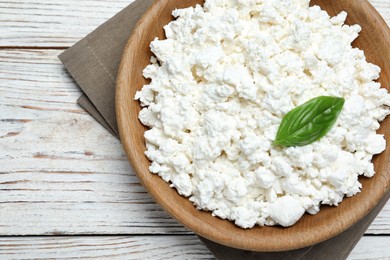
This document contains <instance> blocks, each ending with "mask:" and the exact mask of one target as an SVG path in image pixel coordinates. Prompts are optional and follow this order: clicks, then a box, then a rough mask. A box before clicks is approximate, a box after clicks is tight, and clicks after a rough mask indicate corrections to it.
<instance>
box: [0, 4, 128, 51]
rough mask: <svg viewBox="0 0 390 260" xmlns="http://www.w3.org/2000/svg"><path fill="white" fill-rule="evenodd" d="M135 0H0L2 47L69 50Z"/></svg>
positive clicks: (0, 42)
mask: <svg viewBox="0 0 390 260" xmlns="http://www.w3.org/2000/svg"><path fill="white" fill-rule="evenodd" d="M132 2H133V0H115V1H113V0H99V1H94V0H83V1H78V0H67V1H52V0H11V1H1V0H0V46H39V47H42V46H43V47H68V46H70V45H73V44H74V43H76V42H77V41H78V40H80V39H81V38H82V37H84V36H85V35H87V34H88V33H89V32H91V31H92V30H93V29H95V28H96V27H97V26H99V25H100V24H102V23H103V22H105V21H106V20H107V19H109V18H111V17H112V16H113V15H114V14H116V13H117V12H119V11H120V10H121V9H123V8H124V7H126V6H127V5H128V4H130V3H132Z"/></svg>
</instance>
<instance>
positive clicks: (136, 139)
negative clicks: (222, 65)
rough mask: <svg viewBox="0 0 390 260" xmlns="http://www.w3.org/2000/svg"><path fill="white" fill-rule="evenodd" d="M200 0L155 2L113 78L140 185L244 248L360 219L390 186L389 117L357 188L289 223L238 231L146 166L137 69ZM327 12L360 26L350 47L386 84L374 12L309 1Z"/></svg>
mask: <svg viewBox="0 0 390 260" xmlns="http://www.w3.org/2000/svg"><path fill="white" fill-rule="evenodd" d="M202 3H203V1H200V0H158V1H155V3H154V4H153V6H152V7H151V8H150V9H149V10H148V11H147V12H146V14H145V15H144V16H143V17H142V19H141V20H140V21H139V23H138V25H137V26H136V29H135V30H134V32H133V35H132V36H131V38H130V40H129V42H128V44H127V46H126V48H125V51H124V53H123V58H122V63H121V66H120V69H119V74H118V80H117V84H118V86H117V94H116V110H117V120H118V126H119V131H120V137H121V140H122V143H123V146H124V149H125V151H126V153H127V155H128V158H129V160H130V163H131V165H132V166H133V168H134V170H135V172H136V173H137V175H138V178H139V179H140V180H141V182H142V184H143V186H144V187H145V188H146V189H147V190H148V192H149V193H150V194H151V195H152V197H153V198H154V199H155V201H156V202H157V203H158V204H160V205H161V206H162V207H163V208H164V209H165V210H166V211H167V212H168V213H169V214H170V215H171V216H173V217H174V218H176V219H177V220H178V221H180V222H181V223H183V224H184V225H185V226H186V227H188V228H189V229H191V230H193V231H194V232H195V233H197V234H198V235H200V236H203V237H205V238H207V239H209V240H212V241H215V242H217V243H220V244H223V245H226V246H230V247H234V248H239V249H245V250H252V251H259V252H271V251H285V250H292V249H297V248H303V247H306V246H310V245H313V244H316V243H319V242H322V241H324V240H327V239H329V238H332V237H333V236H335V235H337V234H339V233H341V232H342V231H344V230H346V229H348V228H349V227H351V226H352V225H353V224H355V223H356V222H357V221H358V220H360V219H362V218H363V217H364V216H365V215H366V214H367V213H368V212H369V211H370V210H371V209H373V207H374V206H375V205H376V204H377V203H378V202H379V201H380V199H381V198H382V197H383V196H384V194H385V192H387V191H388V190H389V189H390V188H389V187H390V173H389V159H390V149H389V146H390V120H389V119H388V120H385V121H384V122H383V123H382V127H381V129H380V130H379V132H380V133H382V134H384V135H385V136H386V139H387V140H388V143H387V149H386V151H385V152H383V153H382V154H381V155H379V156H376V157H375V159H374V164H375V170H376V175H375V176H374V177H373V178H371V179H367V178H361V182H362V184H363V189H362V192H361V193H359V194H358V195H356V196H354V197H352V198H348V199H345V200H344V201H343V202H342V203H341V204H340V206H339V207H327V206H322V207H321V211H320V212H319V213H318V214H317V215H314V216H310V215H308V214H305V215H304V217H303V218H302V219H301V220H300V221H299V222H298V223H297V224H295V225H294V226H292V227H289V228H282V227H259V226H257V227H254V228H252V229H249V230H244V229H241V228H239V227H237V226H235V225H234V224H233V223H231V222H229V221H227V220H222V219H219V218H217V217H212V216H211V213H210V212H204V211H198V210H196V209H195V207H194V206H193V205H192V203H191V202H190V201H189V200H188V199H187V198H185V197H182V196H180V195H178V193H177V192H176V190H175V189H172V188H170V187H169V185H168V184H167V183H166V182H164V181H163V180H162V179H161V178H160V177H158V176H157V175H154V174H151V173H150V172H149V170H148V166H149V164H150V162H149V161H148V159H147V158H146V157H145V155H144V151H145V140H144V137H143V134H144V131H145V130H146V128H145V127H144V126H143V125H142V124H141V123H140V122H139V120H138V112H139V111H140V105H139V103H138V102H137V101H134V95H135V93H136V91H137V90H140V89H141V88H142V86H143V85H144V84H147V81H146V80H145V79H144V78H143V77H142V71H143V69H144V68H145V66H147V65H148V64H149V59H150V56H151V55H152V53H151V52H150V50H149V44H150V42H151V41H152V40H153V39H154V38H155V37H156V36H158V37H159V38H164V32H163V26H164V25H166V24H168V23H169V22H170V21H171V20H172V16H171V12H172V10H174V9H175V8H184V7H189V6H194V5H195V4H202ZM312 4H317V5H320V6H321V8H322V9H325V10H327V11H328V12H329V14H330V15H332V16H333V15H336V14H337V13H339V12H341V11H342V10H345V11H347V12H348V19H347V23H348V24H356V23H357V24H360V25H361V26H362V28H363V30H362V32H361V34H360V37H359V38H358V40H357V41H355V43H354V44H355V46H356V47H359V48H360V49H363V50H364V51H365V54H366V56H367V59H368V61H370V62H372V63H375V64H377V65H379V66H380V67H381V68H382V74H381V78H380V80H379V81H380V82H381V83H382V86H383V87H390V86H389V85H390V84H389V82H390V80H389V79H390V49H389V44H390V30H389V28H388V26H387V25H386V23H385V22H384V20H383V19H382V18H381V16H380V15H379V14H378V13H377V11H376V10H375V9H374V8H373V7H372V6H371V5H370V4H369V2H368V1H365V0H359V1H356V0H342V1H341V0H338V1H336V0H333V1H329V0H315V1H312Z"/></svg>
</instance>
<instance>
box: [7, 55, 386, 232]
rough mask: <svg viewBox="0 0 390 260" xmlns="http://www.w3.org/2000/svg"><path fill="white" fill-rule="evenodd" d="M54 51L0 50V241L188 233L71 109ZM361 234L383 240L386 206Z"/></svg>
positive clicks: (67, 81) (95, 127)
mask: <svg viewBox="0 0 390 260" xmlns="http://www.w3.org/2000/svg"><path fill="white" fill-rule="evenodd" d="M59 53H60V51H58V50H13V51H12V50H0V162H1V164H0V235H42V234H141V233H142V234H177V233H188V231H187V230H186V229H185V228H183V227H182V226H181V225H180V224H178V223H177V222H176V221H175V220H173V219H171V218H170V217H169V216H168V215H167V214H166V213H165V212H164V211H163V210H162V209H161V208H160V207H159V206H157V205H156V204H155V203H154V202H153V201H152V199H151V198H150V197H149V195H148V194H147V193H146V192H145V190H144V189H143V187H142V186H141V185H140V183H139V181H138V179H137V178H136V176H135V175H134V172H133V170H132V169H131V167H130V166H129V163H128V162H127V159H126V157H125V155H124V153H123V150H122V147H121V145H120V143H119V141H118V140H117V139H116V138H114V137H113V136H111V135H110V134H108V133H107V132H106V130H105V129H104V128H103V127H101V126H100V125H99V124H98V123H96V122H95V121H94V120H93V119H92V118H91V117H90V116H89V115H88V114H86V113H85V112H84V111H83V110H82V109H81V108H80V107H79V106H78V105H77V104H76V99H77V98H78V96H79V95H80V91H79V90H78V88H77V85H76V84H75V83H74V82H73V81H72V79H71V78H70V76H69V75H68V74H67V73H66V72H65V70H64V68H63V67H62V65H61V64H60V62H59V60H58V59H57V57H56V56H57V55H58V54H59ZM369 233H378V234H390V203H389V204H387V206H386V208H385V209H384V210H383V211H382V213H381V214H380V216H379V217H378V218H377V219H376V221H375V222H374V224H373V225H372V226H371V228H370V230H369Z"/></svg>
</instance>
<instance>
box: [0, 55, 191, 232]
mask: <svg viewBox="0 0 390 260" xmlns="http://www.w3.org/2000/svg"><path fill="white" fill-rule="evenodd" d="M59 53H60V51H54V50H33V51H31V50H23V51H21V50H15V51H7V50H0V162H1V163H0V235H36V234H59V233H61V234H100V233H101V234H126V233H127V234H136V233H159V234H161V233H164V234H165V233H183V232H187V231H186V230H185V229H184V228H182V226H181V225H180V224H178V223H177V222H176V221H174V220H172V219H171V218H170V217H169V216H168V215H167V214H166V213H165V212H164V211H163V210H162V209H160V207H158V206H157V205H156V204H154V202H153V201H152V200H151V199H150V196H149V195H148V194H147V193H146V192H145V190H144V188H143V187H142V186H141V185H140V183H139V181H138V179H137V178H136V177H135V175H134V173H133V171H132V169H131V168H130V166H129V163H128V161H127V159H126V157H125V156H124V154H123V151H122V148H121V145H120V143H119V141H118V140H117V139H115V138H114V137H113V136H112V135H111V134H109V133H108V132H107V131H106V130H105V129H104V128H103V127H101V126H100V125H99V124H98V123H96V122H95V121H94V120H93V119H92V118H91V117H90V116H89V115H88V114H87V113H86V112H84V111H83V110H82V109H81V108H80V107H79V106H78V105H77V104H76V100H77V98H78V97H79V95H80V91H79V90H78V88H77V86H76V84H75V83H74V82H73V81H72V79H71V78H70V76H69V75H68V74H67V73H66V72H65V70H64V68H63V66H62V65H61V64H60V62H59V60H58V59H57V57H56V56H57V55H58V54H59Z"/></svg>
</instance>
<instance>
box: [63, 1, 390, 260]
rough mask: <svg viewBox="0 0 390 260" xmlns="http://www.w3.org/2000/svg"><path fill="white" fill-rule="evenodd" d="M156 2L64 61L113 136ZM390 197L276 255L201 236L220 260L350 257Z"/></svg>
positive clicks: (120, 18) (83, 102) (137, 7)
mask: <svg viewBox="0 0 390 260" xmlns="http://www.w3.org/2000/svg"><path fill="white" fill-rule="evenodd" d="M152 2H153V0H137V1H135V2H133V3H132V4H130V5H129V6H128V7H126V8H125V9H124V10H122V11H121V12H120V13H118V14H117V15H115V16H114V17H113V18H111V19H110V20H109V21H107V22H106V23H104V24H103V25H101V26H100V27H98V28H97V29H96V30H95V31H93V32H92V33H91V34H89V35H88V36H86V37H85V38H83V39H82V40H80V41H79V42H78V43H76V44H75V45H74V46H73V47H71V48H69V49H68V50H66V51H65V52H63V53H62V54H61V55H60V56H59V58H60V60H61V61H62V63H63V64H64V66H65V67H66V69H67V70H68V71H69V73H70V74H71V75H72V77H73V78H74V79H75V81H76V82H77V84H78V85H79V86H80V88H81V89H82V90H83V92H84V94H83V95H82V96H81V97H80V98H79V99H78V103H79V104H80V106H82V107H83V108H84V109H85V110H86V111H88V112H89V113H90V114H91V116H93V117H94V118H95V119H96V120H97V121H98V122H99V123H100V124H101V125H103V126H104V127H105V128H106V129H107V130H108V131H110V133H112V134H113V135H115V136H118V127H117V124H116V118H115V81H116V75H117V72H118V68H119V63H120V60H121V55H122V52H123V49H124V47H125V45H126V42H127V40H128V38H129V36H130V34H131V31H132V29H133V28H134V26H135V24H136V22H137V20H138V19H139V18H140V16H141V15H142V14H143V13H144V12H145V10H146V9H147V8H148V7H149V6H150V5H151V3H152ZM389 197H390V193H389V192H388V193H387V194H386V196H385V197H384V198H383V199H382V200H381V202H380V203H379V204H378V205H377V206H376V207H375V208H374V209H373V210H372V211H371V212H370V213H369V214H368V215H367V216H366V217H365V218H364V219H362V220H361V221H359V222H358V223H357V224H355V225H354V226H353V227H351V228H350V229H348V230H347V231H345V232H343V233H341V234H340V235H338V236H336V237H334V238H332V239H330V240H327V241H324V242H322V243H319V244H317V245H314V246H311V247H307V248H302V249H297V250H292V251H286V252H275V253H262V252H250V251H244V250H238V249H234V248H229V247H226V246H223V245H220V244H217V243H215V242H212V241H209V240H207V239H205V238H202V237H200V239H201V240H202V241H203V243H204V244H205V245H206V246H207V248H208V249H209V250H210V251H211V252H212V253H213V254H214V255H215V256H216V258H218V259H270V260H271V259H272V260H273V259H316V260H320V259H324V260H325V259H346V258H347V257H348V255H349V254H350V252H351V251H352V249H353V248H354V246H355V245H356V244H357V242H358V241H359V240H360V238H361V237H362V236H363V234H364V233H365V231H366V230H367V228H368V227H369V226H370V224H371V223H372V221H373V220H374V219H375V217H376V216H377V215H378V213H379V212H380V211H381V209H382V208H383V207H384V205H385V204H386V202H387V201H388V199H389Z"/></svg>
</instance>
